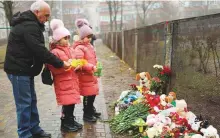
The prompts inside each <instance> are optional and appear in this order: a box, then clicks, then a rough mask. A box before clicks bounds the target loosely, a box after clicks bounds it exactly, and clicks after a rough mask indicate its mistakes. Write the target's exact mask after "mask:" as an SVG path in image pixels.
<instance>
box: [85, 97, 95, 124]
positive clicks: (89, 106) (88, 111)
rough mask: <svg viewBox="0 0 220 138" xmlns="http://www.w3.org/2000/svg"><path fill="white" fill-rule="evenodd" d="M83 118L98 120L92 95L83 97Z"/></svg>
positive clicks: (89, 120)
mask: <svg viewBox="0 0 220 138" xmlns="http://www.w3.org/2000/svg"><path fill="white" fill-rule="evenodd" d="M83 112H84V113H83V120H84V121H88V122H96V121H97V118H96V117H95V116H94V111H93V100H92V99H91V96H84V98H83Z"/></svg>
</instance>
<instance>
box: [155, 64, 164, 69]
mask: <svg viewBox="0 0 220 138" xmlns="http://www.w3.org/2000/svg"><path fill="white" fill-rule="evenodd" d="M153 68H155V69H163V66H162V65H157V64H156V65H154V66H153Z"/></svg>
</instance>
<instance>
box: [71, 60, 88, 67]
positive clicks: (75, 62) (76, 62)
mask: <svg viewBox="0 0 220 138" xmlns="http://www.w3.org/2000/svg"><path fill="white" fill-rule="evenodd" d="M86 64H87V61H86V60H85V59H73V60H72V62H71V66H73V67H77V66H84V65H86Z"/></svg>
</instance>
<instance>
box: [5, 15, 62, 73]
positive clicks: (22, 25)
mask: <svg viewBox="0 0 220 138" xmlns="http://www.w3.org/2000/svg"><path fill="white" fill-rule="evenodd" d="M10 25H11V26H12V28H11V31H10V34H9V39H8V46H7V52H6V57H5V64H4V70H5V72H6V73H8V74H13V75H18V76H20V75H22V76H37V75H38V74H39V73H40V72H41V70H42V67H43V63H48V64H51V65H53V66H54V67H56V68H61V67H63V61H61V60H60V59H59V58H57V57H56V56H55V55H53V54H52V53H50V52H49V51H48V50H47V48H46V47H45V43H44V36H43V31H44V24H41V23H40V22H39V21H38V19H37V17H36V16H35V15H34V14H33V13H32V12H31V11H25V12H23V13H21V14H20V13H17V14H15V15H14V16H13V18H12V20H11V22H10Z"/></svg>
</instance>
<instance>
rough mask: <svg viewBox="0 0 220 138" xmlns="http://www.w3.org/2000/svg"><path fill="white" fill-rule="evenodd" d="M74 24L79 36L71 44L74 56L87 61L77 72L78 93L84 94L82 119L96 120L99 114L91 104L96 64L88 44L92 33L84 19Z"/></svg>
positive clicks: (94, 94) (95, 86) (94, 56)
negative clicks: (77, 39) (74, 52)
mask: <svg viewBox="0 0 220 138" xmlns="http://www.w3.org/2000/svg"><path fill="white" fill-rule="evenodd" d="M75 24H76V27H77V28H78V32H79V38H80V40H79V41H76V42H75V43H74V45H73V48H74V49H75V51H76V58H77V59H86V60H87V61H88V65H87V66H85V67H83V68H82V70H81V71H79V72H78V77H79V88H80V94H81V95H82V96H84V98H83V111H84V114H83V119H84V120H85V121H89V122H96V121H97V118H98V117H99V116H100V115H101V114H100V113H98V112H96V110H95V108H94V105H93V104H94V101H95V97H96V95H98V92H99V87H98V80H97V77H96V76H94V75H93V74H94V72H96V64H97V59H96V53H95V50H94V47H93V46H92V45H91V44H90V41H91V37H92V35H93V33H92V29H91V28H90V27H89V26H88V25H86V23H85V19H78V20H76V22H75Z"/></svg>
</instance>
